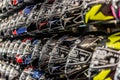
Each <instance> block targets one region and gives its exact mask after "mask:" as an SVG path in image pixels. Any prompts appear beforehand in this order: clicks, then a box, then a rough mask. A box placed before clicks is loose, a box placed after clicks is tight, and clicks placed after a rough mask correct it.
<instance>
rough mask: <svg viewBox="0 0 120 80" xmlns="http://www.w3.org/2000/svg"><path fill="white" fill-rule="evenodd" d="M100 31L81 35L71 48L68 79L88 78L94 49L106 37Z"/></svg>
mask: <svg viewBox="0 0 120 80" xmlns="http://www.w3.org/2000/svg"><path fill="white" fill-rule="evenodd" d="M104 36H105V35H103V34H100V33H99V32H93V33H92V32H89V33H86V34H84V35H81V36H80V37H79V38H78V39H77V40H76V41H75V45H74V47H73V48H72V49H71V50H70V52H69V55H68V58H67V61H66V65H65V74H66V77H67V79H68V80H88V73H87V72H88V69H89V64H90V61H91V58H92V54H93V52H94V49H95V47H96V46H97V45H99V44H100V42H101V41H102V40H103V39H104Z"/></svg>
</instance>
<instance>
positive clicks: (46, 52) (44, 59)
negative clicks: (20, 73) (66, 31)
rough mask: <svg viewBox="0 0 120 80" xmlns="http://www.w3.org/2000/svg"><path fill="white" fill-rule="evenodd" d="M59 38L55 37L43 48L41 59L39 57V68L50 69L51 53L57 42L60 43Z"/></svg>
mask: <svg viewBox="0 0 120 80" xmlns="http://www.w3.org/2000/svg"><path fill="white" fill-rule="evenodd" d="M59 37H60V36H59V35H54V36H53V37H51V38H50V39H49V40H48V41H47V42H46V44H45V45H44V46H43V48H42V50H41V53H40V57H39V66H40V68H41V69H43V70H44V69H47V68H48V62H49V58H50V53H51V51H52V49H53V47H54V46H55V45H56V42H57V41H58V39H59ZM46 67H47V68H46ZM46 71H47V70H46ZM47 72H48V71H47Z"/></svg>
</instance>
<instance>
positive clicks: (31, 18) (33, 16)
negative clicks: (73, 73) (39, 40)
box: [26, 3, 42, 26]
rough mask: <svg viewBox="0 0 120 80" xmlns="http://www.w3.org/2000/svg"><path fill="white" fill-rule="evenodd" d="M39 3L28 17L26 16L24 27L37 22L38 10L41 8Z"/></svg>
mask: <svg viewBox="0 0 120 80" xmlns="http://www.w3.org/2000/svg"><path fill="white" fill-rule="evenodd" d="M41 5H42V4H41V3H39V4H36V5H35V6H34V7H33V9H32V11H31V12H30V15H29V16H28V19H27V21H26V25H27V26H29V25H30V24H31V23H35V22H36V21H37V17H38V15H39V10H40V8H41Z"/></svg>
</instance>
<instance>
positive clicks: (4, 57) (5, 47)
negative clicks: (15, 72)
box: [2, 41, 11, 60]
mask: <svg viewBox="0 0 120 80" xmlns="http://www.w3.org/2000/svg"><path fill="white" fill-rule="evenodd" d="M10 43H11V41H7V43H6V44H5V46H4V48H3V52H2V59H3V60H7V52H8V48H9V46H10Z"/></svg>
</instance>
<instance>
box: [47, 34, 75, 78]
mask: <svg viewBox="0 0 120 80" xmlns="http://www.w3.org/2000/svg"><path fill="white" fill-rule="evenodd" d="M76 39H77V37H73V36H68V35H67V36H63V37H62V38H60V39H59V40H58V42H57V43H56V45H55V46H54V48H53V50H52V52H51V53H50V59H49V63H48V70H49V72H50V74H52V75H56V77H59V78H61V79H62V78H63V79H64V78H65V74H64V69H65V63H66V59H67V57H68V54H69V51H70V49H71V48H72V47H73V44H74V42H75V41H76Z"/></svg>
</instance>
